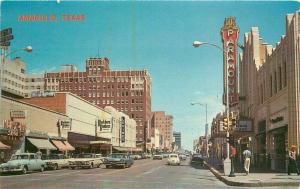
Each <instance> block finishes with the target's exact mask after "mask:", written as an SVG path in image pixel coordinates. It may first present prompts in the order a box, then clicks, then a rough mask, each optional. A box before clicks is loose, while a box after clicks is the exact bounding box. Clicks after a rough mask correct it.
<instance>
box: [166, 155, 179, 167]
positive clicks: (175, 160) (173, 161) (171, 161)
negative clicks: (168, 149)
mask: <svg viewBox="0 0 300 189" xmlns="http://www.w3.org/2000/svg"><path fill="white" fill-rule="evenodd" d="M168 165H180V159H179V156H178V154H170V155H169V158H168Z"/></svg>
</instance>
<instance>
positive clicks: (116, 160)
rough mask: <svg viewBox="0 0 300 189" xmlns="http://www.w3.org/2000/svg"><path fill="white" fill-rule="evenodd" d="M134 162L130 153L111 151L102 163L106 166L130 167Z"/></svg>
mask: <svg viewBox="0 0 300 189" xmlns="http://www.w3.org/2000/svg"><path fill="white" fill-rule="evenodd" d="M133 163H134V160H133V159H132V157H131V156H130V155H127V154H123V153H113V154H110V155H109V156H108V157H106V158H105V159H104V165H105V167H106V168H110V167H121V168H123V169H124V168H126V167H131V166H132V165H133Z"/></svg>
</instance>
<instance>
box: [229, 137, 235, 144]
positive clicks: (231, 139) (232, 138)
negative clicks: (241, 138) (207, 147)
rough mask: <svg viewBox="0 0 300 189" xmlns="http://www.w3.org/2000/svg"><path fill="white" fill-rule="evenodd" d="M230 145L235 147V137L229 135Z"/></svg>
mask: <svg viewBox="0 0 300 189" xmlns="http://www.w3.org/2000/svg"><path fill="white" fill-rule="evenodd" d="M229 144H230V145H232V146H233V145H234V136H233V135H229Z"/></svg>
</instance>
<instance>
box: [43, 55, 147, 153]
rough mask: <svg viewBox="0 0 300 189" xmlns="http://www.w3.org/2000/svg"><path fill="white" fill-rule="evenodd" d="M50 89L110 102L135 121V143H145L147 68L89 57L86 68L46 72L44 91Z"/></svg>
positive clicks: (100, 103)
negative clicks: (120, 66) (123, 68)
mask: <svg viewBox="0 0 300 189" xmlns="http://www.w3.org/2000/svg"><path fill="white" fill-rule="evenodd" d="M68 67H70V65H68ZM52 89H58V91H67V92H72V93H74V94H77V95H78V96H80V97H82V98H84V99H86V100H88V101H89V102H91V103H93V104H95V105H97V106H99V107H102V108H104V107H105V106H112V107H114V108H116V109H117V110H118V111H121V112H123V113H125V114H127V115H129V116H130V117H131V118H133V119H135V121H136V123H137V127H136V132H137V133H136V139H137V145H140V146H142V147H145V145H146V140H147V134H146V132H147V127H149V123H150V119H151V77H150V74H149V72H148V71H147V70H134V71H133V70H128V71H117V70H110V68H109V59H108V58H106V57H105V58H89V59H87V60H86V71H83V72H79V71H77V70H76V69H64V70H63V71H61V72H55V73H46V74H45V91H51V90H52Z"/></svg>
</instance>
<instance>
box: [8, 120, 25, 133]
mask: <svg viewBox="0 0 300 189" xmlns="http://www.w3.org/2000/svg"><path fill="white" fill-rule="evenodd" d="M4 128H6V129H8V135H9V136H24V135H25V132H26V125H25V124H24V123H21V122H17V121H11V120H4Z"/></svg>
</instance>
